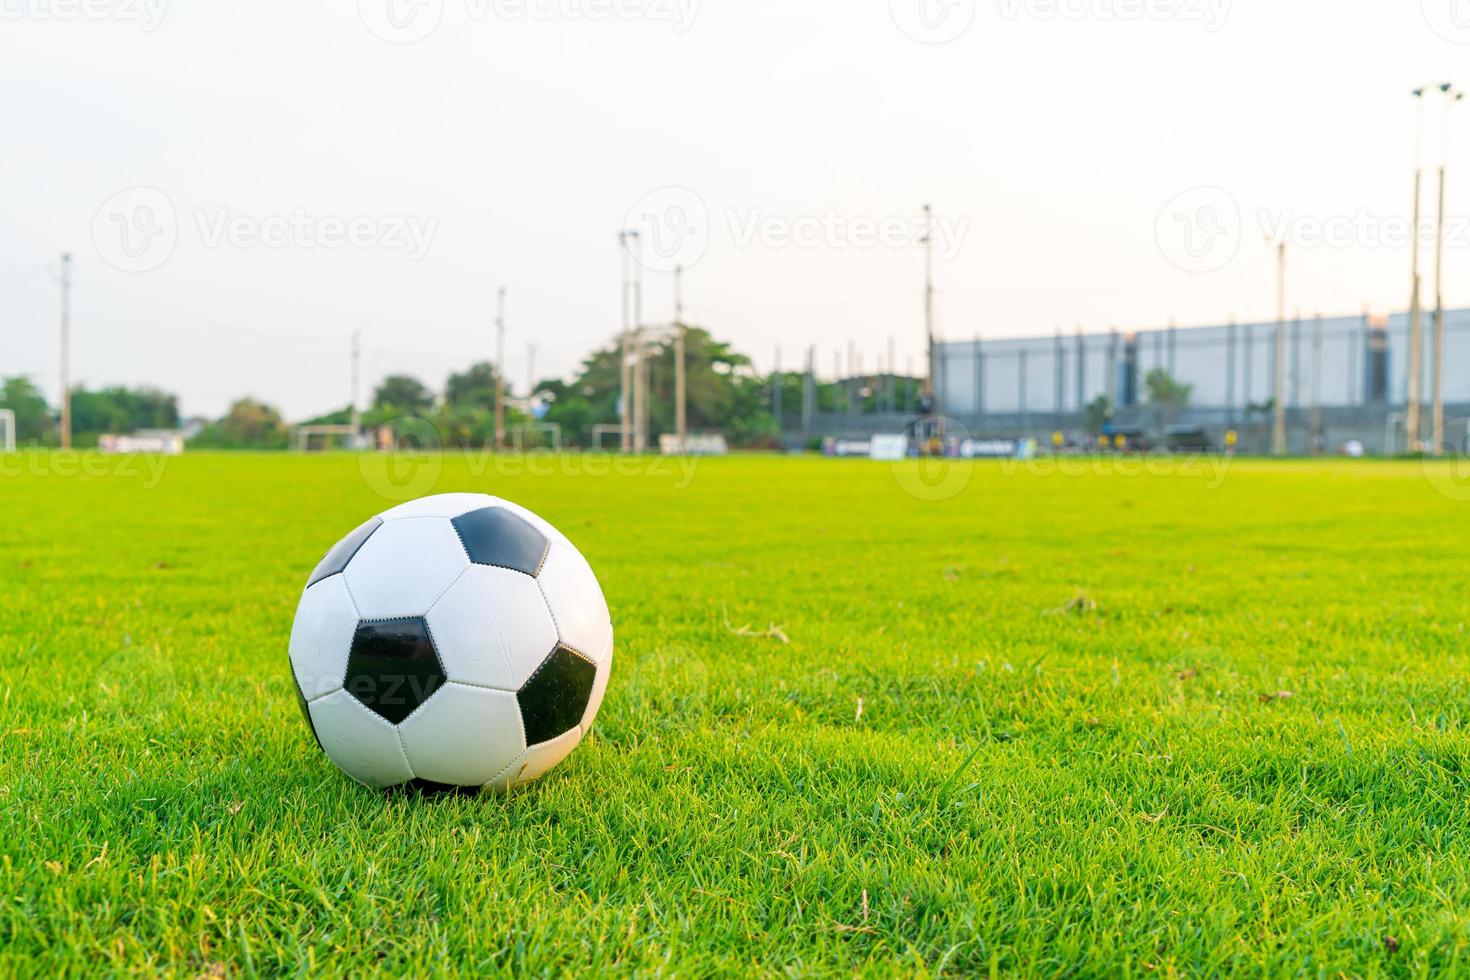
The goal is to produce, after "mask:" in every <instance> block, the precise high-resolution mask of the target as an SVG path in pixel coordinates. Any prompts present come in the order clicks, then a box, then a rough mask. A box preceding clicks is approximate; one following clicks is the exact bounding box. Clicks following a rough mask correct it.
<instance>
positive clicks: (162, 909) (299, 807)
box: [0, 454, 1470, 976]
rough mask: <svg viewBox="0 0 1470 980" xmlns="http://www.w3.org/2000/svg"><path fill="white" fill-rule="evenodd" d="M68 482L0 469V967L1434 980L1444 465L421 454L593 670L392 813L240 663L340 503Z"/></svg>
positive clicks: (1456, 795)
mask: <svg viewBox="0 0 1470 980" xmlns="http://www.w3.org/2000/svg"><path fill="white" fill-rule="evenodd" d="M370 459H373V460H376V459H377V458H376V457H372V458H370ZM82 462H83V463H84V464H85V465H78V462H77V461H76V460H75V459H72V460H70V461H68V460H67V459H66V458H65V457H54V456H43V455H36V456H22V457H11V458H10V459H9V460H7V461H6V465H7V467H8V469H7V470H6V473H5V475H4V476H3V477H0V504H3V508H4V514H5V515H6V519H5V520H4V522H3V525H0V543H3V548H0V613H3V615H0V903H3V904H0V974H3V975H12V974H22V975H24V974H37V975H52V974H54V973H56V972H58V971H71V972H77V973H93V972H97V971H101V970H112V971H118V972H147V973H152V972H156V971H159V972H166V973H177V974H182V975H195V974H220V973H224V974H230V975H235V974H238V975H254V974H264V975H271V974H280V973H305V972H308V971H324V972H328V973H347V972H361V971H363V970H366V969H382V970H390V971H394V972H401V971H407V972H413V973H427V972H434V971H440V970H460V971H463V972H467V973H483V972H486V971H490V970H493V969H507V970H516V971H522V972H528V973H537V974H540V973H553V972H558V971H561V970H569V969H570V970H589V969H596V970H619V971H637V972H654V971H661V972H670V973H679V974H694V975H705V974H709V973H730V974H745V973H749V972H758V973H786V972H789V973H800V974H843V975H849V974H852V973H855V972H873V973H892V974H911V973H927V974H938V973H949V974H969V975H974V974H977V973H978V974H984V973H988V972H999V973H1017V972H1020V973H1026V974H1035V975H1099V974H1105V975H1129V976H1142V975H1160V976H1169V975H1173V974H1176V973H1179V974H1182V973H1199V972H1208V973H1213V972H1227V971H1229V972H1237V971H1238V972H1249V973H1266V974H1269V975H1283V974H1293V975H1313V976H1327V975H1336V974H1337V973H1338V972H1339V971H1342V972H1345V973H1348V974H1353V975H1370V976H1371V975H1375V974H1392V975H1423V974H1427V973H1430V972H1435V971H1458V972H1463V971H1466V970H1470V949H1467V945H1470V856H1467V851H1470V805H1467V803H1470V732H1467V719H1470V712H1467V707H1470V704H1467V693H1470V691H1467V688H1470V684H1467V680H1470V674H1467V671H1470V658H1467V656H1466V653H1465V648H1466V643H1467V635H1466V622H1467V620H1470V607H1467V594H1466V585H1465V580H1464V579H1463V578H1462V575H1463V571H1464V568H1465V563H1464V557H1463V556H1464V553H1465V542H1466V532H1467V531H1470V503H1466V502H1463V501H1460V500H1457V499H1454V498H1455V496H1456V495H1455V494H1448V495H1447V494H1446V493H1444V492H1441V491H1442V490H1443V489H1444V488H1445V487H1447V486H1450V484H1449V483H1448V482H1446V481H1447V479H1448V477H1449V472H1448V471H1440V470H1430V471H1428V472H1429V477H1435V478H1436V479H1430V478H1428V477H1426V470H1425V469H1424V468H1423V467H1421V466H1420V465H1419V464H1409V463H1394V464H1387V463H1361V464H1357V465H1344V464H1336V463H1327V464H1311V463H1281V464H1272V463H1263V462H1246V461H1240V462H1235V463H1233V464H1231V465H1230V466H1229V468H1228V469H1227V470H1225V471H1223V472H1221V471H1218V470H1217V469H1215V468H1213V467H1210V466H1206V465H1204V464H1199V465H1196V466H1192V467H1183V468H1181V469H1179V470H1178V471H1172V472H1153V473H1150V472H1140V471H1138V470H1137V469H1128V470H1127V471H1126V472H1118V471H1117V470H1116V468H1115V467H1111V466H1109V465H1107V464H1098V465H1093V466H1082V465H1080V464H1079V466H1078V468H1077V469H1076V470H1075V471H1073V470H1065V471H1058V470H1053V469H1049V468H1046V467H1037V468H1031V469H1021V470H1017V469H1016V468H1014V467H1012V466H1005V465H1002V464H984V465H977V466H976V467H975V468H974V470H973V472H971V473H969V474H968V484H967V485H965V486H964V487H963V489H962V490H961V491H960V492H958V493H957V494H954V495H953V496H948V495H949V494H950V493H951V492H953V491H954V490H956V489H957V485H946V488H945V489H944V491H943V492H942V493H941V492H932V493H931V492H928V491H924V490H923V489H922V488H923V487H924V486H926V484H923V483H919V482H915V480H916V478H917V476H918V473H917V469H916V467H917V464H915V463H908V464H902V465H901V466H900V467H899V469H898V470H897V471H893V470H891V469H890V468H889V467H888V466H887V465H884V464H875V463H870V462H867V461H850V462H848V461H827V460H816V459H787V458H749V459H727V460H707V461H702V462H700V463H699V464H698V466H697V468H695V469H694V470H693V471H692V472H690V471H685V470H682V469H680V468H679V467H677V466H675V465H673V464H670V463H667V462H661V463H658V464H655V463H653V462H652V461H638V462H634V463H630V464H627V465H626V466H625V467H624V468H623V469H622V470H621V471H614V470H612V468H611V464H610V462H609V460H608V459H607V458H606V457H602V458H600V459H598V458H595V457H594V458H592V459H591V460H588V459H586V458H576V457H573V458H569V459H567V460H563V461H557V460H552V459H548V458H542V459H540V460H539V462H536V464H535V465H531V464H530V463H528V462H527V461H526V460H517V459H514V458H507V459H503V460H501V461H500V462H499V463H497V464H489V465H487V460H485V459H484V458H472V459H463V458H459V457H454V458H446V459H445V461H444V463H443V467H442V471H440V472H438V473H437V477H436V476H435V473H434V472H433V471H432V470H430V471H426V472H421V473H420V474H419V482H418V483H417V484H414V485H412V487H411V489H412V490H413V491H414V492H416V493H429V492H439V491H448V490H459V489H474V490H484V491H488V492H491V493H495V494H499V495H502V496H505V497H507V498H509V499H513V500H516V501H518V502H521V503H524V504H526V505H528V506H530V507H532V508H533V509H536V510H538V511H539V512H541V513H542V514H544V515H545V516H546V517H547V518H549V519H550V520H552V521H553V522H554V523H556V524H557V525H559V526H560V527H561V528H562V529H563V530H564V531H566V532H567V533H568V534H569V535H570V536H571V537H572V538H573V540H574V541H576V542H577V544H578V545H579V546H580V547H581V549H582V550H583V551H584V552H585V553H586V555H587V557H588V558H589V559H590V560H591V562H592V564H593V566H594V568H595V569H596V570H597V572H598V574H599V577H600V578H601V580H602V584H603V588H604V590H605V592H606V594H607V597H608V601H609V605H610V606H611V608H612V611H613V619H614V622H615V623H616V627H617V640H618V647H617V660H616V665H615V669H614V674H613V681H612V686H611V688H610V689H609V692H608V696H607V700H606V703H605V704H604V706H603V709H602V713H601V715H600V717H599V718H598V722H597V727H596V731H595V734H594V735H593V737H592V738H591V739H589V741H588V742H586V743H584V745H583V746H582V747H581V748H579V749H578V750H577V752H576V753H574V754H573V755H572V757H571V758H570V759H568V760H567V761H566V762H565V763H564V764H563V765H562V766H561V767H560V768H558V769H557V770H555V771H554V772H552V773H551V774H550V775H549V776H548V777H547V778H546V779H545V780H543V781H542V782H541V783H538V784H535V785H533V786H530V787H526V788H524V789H520V790H517V791H515V792H513V793H512V794H511V795H510V796H509V797H495V796H488V795H487V796H482V797H476V798H461V797H447V798H433V799H427V798H420V797H415V796H412V795H402V794H400V795H396V796H386V797H385V796H381V795H378V794H375V793H372V792H369V791H367V790H365V789H363V788H361V787H359V786H357V785H356V784H353V783H351V782H350V781H349V780H347V779H346V778H345V777H344V776H342V775H341V774H340V773H339V772H338V771H337V770H336V769H334V768H333V767H332V765H331V764H330V763H329V762H328V760H327V759H326V758H325V757H324V756H323V755H322V754H321V752H320V751H319V750H318V749H317V747H316V745H315V744H314V743H313V741H312V739H311V736H310V734H309V733H308V731H307V729H306V727H305V725H303V724H302V721H301V719H300V717H299V715H298V713H297V708H296V705H295V703H294V701H293V697H292V693H291V687H290V680H289V674H288V668H287V660H286V640H287V636H288V634H289V631H290V627H291V620H292V615H293V613H294V610H295V605H296V600H297V598H298V596H299V594H300V590H301V587H302V585H303V584H304V581H305V578H306V575H307V573H308V572H309V571H310V570H311V568H312V567H313V566H314V564H315V563H316V561H317V560H318V559H319V558H320V557H321V555H322V553H323V552H324V551H325V549H326V548H327V547H328V546H329V545H330V544H331V543H332V542H334V541H335V540H336V539H337V538H338V537H339V536H340V535H341V534H343V533H344V532H345V531H347V530H349V529H351V528H352V527H354V526H356V525H357V524H358V523H359V522H360V521H362V520H363V519H364V518H366V517H367V516H369V515H371V514H373V513H375V512H377V511H379V510H382V509H384V508H386V507H387V506H389V505H390V504H392V503H393V502H395V501H393V500H389V499H386V498H385V497H384V496H383V494H382V493H381V492H380V491H385V490H392V489H393V488H394V486H396V484H394V483H393V481H391V480H389V479H387V476H386V473H385V471H381V470H374V469H372V466H374V465H377V464H376V463H370V465H369V468H368V469H367V471H366V473H365V471H364V469H363V465H362V463H361V462H360V461H359V459H358V458H357V457H354V456H351V455H333V456H319V457H311V458H302V457H299V456H287V455H260V456H251V455H207V454H196V455H192V456H186V457H183V458H179V459H176V460H172V461H169V462H168V464H167V466H166V467H165V468H164V469H163V470H162V471H161V472H155V471H153V470H151V469H150V468H149V467H147V466H144V465H142V464H141V463H139V462H137V461H133V462H132V463H125V462H121V461H117V460H111V461H108V462H105V463H103V462H101V461H99V460H98V459H96V458H90V457H89V458H87V459H86V460H84V461H82ZM119 467H122V468H123V469H124V472H120V473H119V472H115V471H116V470H117V469H118V468H119ZM1156 469H1157V470H1165V469H1168V468H1167V467H1165V466H1164V464H1159V465H1158V466H1157V467H1156ZM1439 477H1443V478H1445V479H1444V480H1440V479H1437V478H1439ZM961 482H962V481H961ZM906 488H907V489H906ZM914 488H919V492H918V493H917V494H916V493H914V492H910V491H911V490H913V489H914ZM942 496H947V499H925V498H926V497H942ZM746 626H748V627H749V629H748V630H744V631H741V630H740V629H739V628H740V627H746ZM772 626H774V627H778V628H779V631H780V632H781V633H783V634H784V635H785V636H786V637H788V638H789V643H783V642H782V641H781V640H780V639H778V638H776V637H774V636H766V635H759V634H764V633H766V632H768V628H769V627H772ZM742 632H743V633H746V634H756V635H742Z"/></svg>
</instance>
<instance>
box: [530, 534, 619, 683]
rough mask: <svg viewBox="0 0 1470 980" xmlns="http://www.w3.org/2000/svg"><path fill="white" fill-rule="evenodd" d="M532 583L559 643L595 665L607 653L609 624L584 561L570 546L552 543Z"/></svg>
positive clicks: (563, 543) (601, 598) (604, 601)
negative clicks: (548, 610)
mask: <svg viewBox="0 0 1470 980" xmlns="http://www.w3.org/2000/svg"><path fill="white" fill-rule="evenodd" d="M536 582H537V584H538V585H540V586H541V592H542V594H543V595H545V596H546V604H547V605H548V606H550V607H551V618H552V620H553V621H554V622H555V623H556V631H557V633H558V634H559V635H560V636H561V641H562V642H563V643H565V644H566V645H567V646H569V647H571V648H572V649H573V650H576V651H577V652H578V653H580V654H582V655H584V656H585V657H586V658H587V659H588V660H592V661H594V662H595V661H596V659H597V658H598V657H600V656H602V654H603V651H605V650H606V649H607V643H608V637H609V635H610V634H611V633H612V622H611V616H610V615H609V614H608V611H607V600H606V599H604V598H603V597H602V588H601V586H599V585H598V584H597V576H595V575H593V574H592V566H591V565H588V564H587V559H585V558H583V557H582V555H581V552H579V551H577V549H576V548H573V547H572V546H571V545H570V544H567V543H565V542H562V541H557V540H553V541H552V542H551V547H550V548H549V549H548V550H547V555H546V562H545V564H544V565H542V567H541V574H540V575H538V576H536Z"/></svg>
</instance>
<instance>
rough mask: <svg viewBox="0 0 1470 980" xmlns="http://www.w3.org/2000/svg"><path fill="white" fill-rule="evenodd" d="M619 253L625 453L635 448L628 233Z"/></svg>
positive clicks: (620, 379) (620, 445) (621, 417)
mask: <svg viewBox="0 0 1470 980" xmlns="http://www.w3.org/2000/svg"><path fill="white" fill-rule="evenodd" d="M618 252H619V254H620V255H621V256H622V261H623V288H622V302H623V332H622V334H621V336H620V337H619V349H620V352H621V353H620V357H619V360H618V448H619V449H621V450H622V451H623V452H627V451H628V450H630V449H632V448H633V424H632V419H633V416H632V410H633V400H632V396H633V392H632V391H631V390H629V384H628V381H629V371H630V369H631V367H632V361H631V360H630V355H631V353H632V352H631V351H630V350H629V347H630V346H631V344H632V334H631V328H630V326H629V320H628V310H629V306H628V290H629V286H628V278H629V276H628V258H629V256H628V232H626V231H620V232H618Z"/></svg>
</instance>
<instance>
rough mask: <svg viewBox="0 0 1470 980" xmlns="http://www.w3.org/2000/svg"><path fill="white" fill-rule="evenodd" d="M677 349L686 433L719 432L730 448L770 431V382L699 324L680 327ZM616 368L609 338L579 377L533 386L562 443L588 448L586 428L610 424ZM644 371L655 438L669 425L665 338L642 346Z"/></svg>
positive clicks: (618, 381)
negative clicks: (680, 343)
mask: <svg viewBox="0 0 1470 980" xmlns="http://www.w3.org/2000/svg"><path fill="white" fill-rule="evenodd" d="M684 351H685V355H684V356H685V383H686V392H687V399H688V411H689V416H688V418H689V428H690V429H691V430H694V431H697V430H700V429H706V430H708V429H714V430H719V431H721V432H724V433H725V435H726V436H727V437H728V438H729V439H730V440H731V441H732V442H734V443H735V444H737V445H749V444H750V443H751V442H753V441H757V440H760V439H763V438H768V437H769V436H771V435H773V434H775V432H776V423H775V420H774V419H772V418H771V415H770V407H769V406H770V397H771V391H770V384H769V381H768V379H767V378H765V377H757V376H756V374H755V371H754V369H753V368H752V367H751V363H750V358H748V357H746V356H745V355H744V354H741V353H739V352H737V351H735V350H732V349H731V347H730V345H729V344H726V343H724V342H723V341H718V340H715V339H714V338H713V337H711V336H710V333H709V331H707V330H704V329H702V328H699V327H688V328H686V329H685V332H684ZM620 364H621V344H620V343H619V342H617V341H614V343H613V344H611V345H610V346H608V347H605V348H603V349H601V350H597V351H594V352H593V353H592V354H591V355H589V356H588V358H587V359H586V360H585V361H583V362H582V370H581V374H580V375H579V376H578V377H577V378H576V380H574V381H572V382H571V383H570V384H561V383H559V382H542V383H541V384H538V385H537V386H536V391H535V393H536V394H537V395H540V396H542V397H544V398H545V399H546V400H547V401H548V402H549V403H550V407H549V408H548V410H547V413H546V421H548V422H555V423H557V424H558V425H560V426H561V428H562V435H563V436H564V437H566V439H567V440H568V441H569V442H575V443H578V444H580V445H584V446H585V445H589V444H590V442H591V435H592V426H593V425H596V424H598V423H602V424H609V425H611V424H616V423H617V421H618V399H619V397H620V396H621V391H622V377H621V371H620ZM647 372H648V423H649V438H650V440H653V441H656V440H657V438H658V436H659V434H660V433H664V432H673V431H674V427H675V408H674V388H675V378H674V343H673V339H672V338H663V339H659V340H656V341H654V342H653V343H651V344H650V345H649V347H648V364H647ZM797 404H798V405H799V402H798V403H797Z"/></svg>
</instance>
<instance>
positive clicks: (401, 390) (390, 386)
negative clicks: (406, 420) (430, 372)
mask: <svg viewBox="0 0 1470 980" xmlns="http://www.w3.org/2000/svg"><path fill="white" fill-rule="evenodd" d="M373 407H374V408H380V409H383V410H385V411H390V412H392V413H396V414H399V415H426V414H428V412H429V411H430V410H431V409H432V408H433V407H434V393H433V392H432V391H430V390H429V389H428V387H427V386H425V385H424V383H423V382H422V381H420V380H419V379H418V378H412V377H409V376H408V375H406V374H393V375H389V376H388V377H386V378H384V379H383V383H382V384H380V385H378V387H377V390H376V391H374V392H373Z"/></svg>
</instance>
